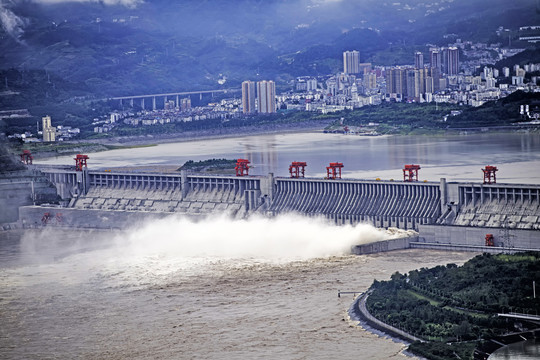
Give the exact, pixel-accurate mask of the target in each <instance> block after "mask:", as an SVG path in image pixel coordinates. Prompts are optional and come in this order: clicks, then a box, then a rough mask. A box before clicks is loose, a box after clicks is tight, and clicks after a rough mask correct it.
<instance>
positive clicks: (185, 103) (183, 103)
mask: <svg viewBox="0 0 540 360" xmlns="http://www.w3.org/2000/svg"><path fill="white" fill-rule="evenodd" d="M180 109H181V110H182V111H188V110H190V109H191V98H189V97H187V98H183V99H182V100H180Z"/></svg>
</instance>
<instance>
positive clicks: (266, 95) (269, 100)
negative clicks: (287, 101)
mask: <svg viewBox="0 0 540 360" xmlns="http://www.w3.org/2000/svg"><path fill="white" fill-rule="evenodd" d="M257 99H258V110H259V113H261V114H270V113H275V112H276V84H275V83H274V82H273V81H272V80H269V81H267V80H263V81H259V82H257Z"/></svg>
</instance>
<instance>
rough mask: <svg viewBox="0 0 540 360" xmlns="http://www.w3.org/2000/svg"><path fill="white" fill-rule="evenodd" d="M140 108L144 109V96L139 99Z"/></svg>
mask: <svg viewBox="0 0 540 360" xmlns="http://www.w3.org/2000/svg"><path fill="white" fill-rule="evenodd" d="M141 109H143V110H144V98H142V99H141Z"/></svg>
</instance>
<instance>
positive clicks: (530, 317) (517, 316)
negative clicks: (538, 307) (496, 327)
mask: <svg viewBox="0 0 540 360" xmlns="http://www.w3.org/2000/svg"><path fill="white" fill-rule="evenodd" d="M497 316H499V317H506V318H511V319H519V320H528V321H533V322H538V323H540V316H538V315H529V314H520V313H513V312H511V313H507V314H506V313H503V314H497Z"/></svg>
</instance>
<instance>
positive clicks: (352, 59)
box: [343, 50, 360, 74]
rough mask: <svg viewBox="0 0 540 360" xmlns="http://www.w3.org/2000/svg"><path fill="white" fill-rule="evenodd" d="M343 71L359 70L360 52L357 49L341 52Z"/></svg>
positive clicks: (353, 71) (354, 71) (348, 72)
mask: <svg viewBox="0 0 540 360" xmlns="http://www.w3.org/2000/svg"><path fill="white" fill-rule="evenodd" d="M343 72H344V73H345V74H358V73H359V72H360V52H359V51H358V50H352V51H345V52H344V53H343Z"/></svg>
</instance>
